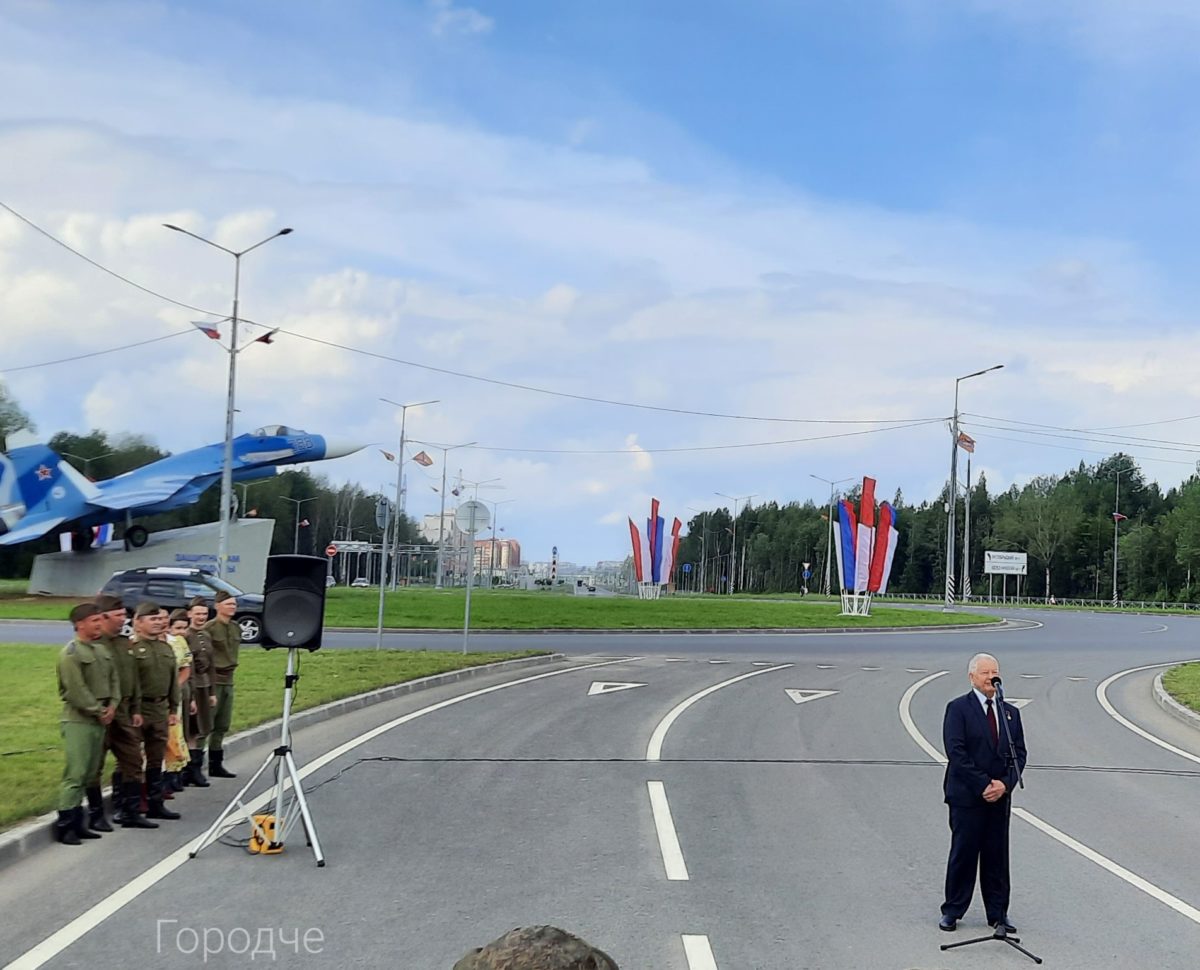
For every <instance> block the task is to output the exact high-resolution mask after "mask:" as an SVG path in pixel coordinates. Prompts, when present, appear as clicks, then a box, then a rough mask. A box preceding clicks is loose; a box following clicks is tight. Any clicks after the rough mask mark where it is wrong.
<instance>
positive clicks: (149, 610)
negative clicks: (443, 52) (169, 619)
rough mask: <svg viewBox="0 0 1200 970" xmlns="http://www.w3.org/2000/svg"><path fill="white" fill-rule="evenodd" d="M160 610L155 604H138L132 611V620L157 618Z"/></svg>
mask: <svg viewBox="0 0 1200 970" xmlns="http://www.w3.org/2000/svg"><path fill="white" fill-rule="evenodd" d="M161 609H162V608H161V607H160V606H159V605H158V604H157V603H138V605H137V609H136V610H134V611H133V618H134V619H135V620H140V619H141V618H142V617H144V616H157V615H158V613H159V612H160V610H161Z"/></svg>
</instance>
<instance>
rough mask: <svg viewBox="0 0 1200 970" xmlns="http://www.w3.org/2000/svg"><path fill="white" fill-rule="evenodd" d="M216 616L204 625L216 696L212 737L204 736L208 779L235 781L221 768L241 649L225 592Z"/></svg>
mask: <svg viewBox="0 0 1200 970" xmlns="http://www.w3.org/2000/svg"><path fill="white" fill-rule="evenodd" d="M215 609H216V613H217V615H216V616H214V617H213V618H212V619H211V620H209V621H208V622H207V623H206V624H204V629H205V630H206V631H207V632H208V636H209V639H210V640H211V641H212V648H213V667H212V673H213V676H212V681H213V692H214V693H215V694H216V695H217V707H216V710H215V711H213V728H212V733H211V734H209V736H208V775H209V777H210V778H236V777H237V775H236V774H234V773H233V772H232V771H230V770H228V769H227V768H226V767H225V752H224V750H223V748H222V746H223V744H224V742H225V735H226V734H228V733H229V725H230V724H231V723H232V722H233V675H234V673H235V672H236V670H237V665H238V650H239V649H240V648H241V645H242V631H241V629H240V628H239V627H238V626H237V625H236V624H235V623H234V622H233V614H234V613H236V612H237V597H235V596H234V595H233V594H232V593H229V592H227V591H226V590H220V591H219V592H218V593H217V595H216V605H215Z"/></svg>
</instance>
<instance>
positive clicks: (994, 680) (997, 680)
mask: <svg viewBox="0 0 1200 970" xmlns="http://www.w3.org/2000/svg"><path fill="white" fill-rule="evenodd" d="M1000 684H1001V680H1000V678H999V677H993V678H992V686H993V687H999V686H1000Z"/></svg>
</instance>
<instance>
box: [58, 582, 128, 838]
mask: <svg viewBox="0 0 1200 970" xmlns="http://www.w3.org/2000/svg"><path fill="white" fill-rule="evenodd" d="M70 620H71V623H72V625H73V626H74V627H75V637H74V639H73V640H71V642H70V643H68V644H67V645H66V646H65V647H63V648H62V651H61V652H60V653H59V655H58V696H59V697H60V698H62V702H63V709H62V716H61V718H60V719H59V720H60V722H61V732H62V738H63V747H64V748H65V753H66V763H65V765H64V766H63V776H62V784H61V786H60V787H59V792H58V819H57V820H56V821H55V823H54V835H55V838H57V839H58V841H59V842H61V843H63V844H64V845H80V844H81V843H80V840H81V839H98V838H100V833H98V832H92V831H91V830H89V829H88V827H87V825H86V824H85V822H84V816H83V793H84V789H85V788H86V786H87V785H88V783H89V782H90V781H91V780H92V779H93V778H94V777H95V775H96V773H97V772H98V771H99V765H100V761H101V759H103V757H104V729H105V728H106V727H107V726H108V725H109V723H110V722H111V721H112V719H113V715H114V714H115V713H116V709H117V702H118V700H119V699H120V694H121V687H120V684H119V682H118V680H117V670H116V667H114V666H113V662H112V655H111V654H110V653H109V651H108V647H107V646H106V645H105V644H103V643H99V642H98V641H99V639H100V637H101V635H102V634H101V631H102V628H103V620H102V619H101V615H100V610H99V608H98V607H97V606H96V604H95V603H80V604H79V605H78V606H76V607H75V608H74V609H73V610H71V613H70Z"/></svg>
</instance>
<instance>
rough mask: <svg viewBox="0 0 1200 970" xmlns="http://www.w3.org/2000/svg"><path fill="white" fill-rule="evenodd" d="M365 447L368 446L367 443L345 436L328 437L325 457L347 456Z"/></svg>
mask: <svg viewBox="0 0 1200 970" xmlns="http://www.w3.org/2000/svg"><path fill="white" fill-rule="evenodd" d="M365 447H367V446H366V445H365V444H363V443H361V442H357V441H347V440H346V439H344V438H326V439H325V457H326V458H345V457H346V456H347V455H352V454H354V453H355V452H356V451H362V450H363V449H364V448H365Z"/></svg>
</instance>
